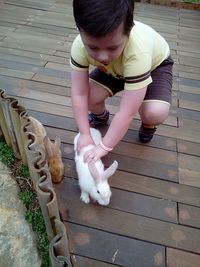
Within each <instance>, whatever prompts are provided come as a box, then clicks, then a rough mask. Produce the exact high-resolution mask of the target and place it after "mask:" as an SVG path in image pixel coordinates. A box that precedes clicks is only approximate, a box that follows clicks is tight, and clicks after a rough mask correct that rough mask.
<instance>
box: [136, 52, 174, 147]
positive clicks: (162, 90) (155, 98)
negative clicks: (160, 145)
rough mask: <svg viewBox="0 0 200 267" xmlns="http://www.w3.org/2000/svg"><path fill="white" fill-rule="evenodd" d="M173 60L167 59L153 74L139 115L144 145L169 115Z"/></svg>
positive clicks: (141, 139) (140, 135)
mask: <svg viewBox="0 0 200 267" xmlns="http://www.w3.org/2000/svg"><path fill="white" fill-rule="evenodd" d="M173 63H174V62H173V60H172V59H171V57H169V58H167V59H166V60H165V61H163V62H162V63H161V65H160V66H158V67H157V68H156V69H155V70H154V71H153V72H152V73H151V76H152V80H153V81H152V83H151V84H150V85H149V86H148V88H147V92H146V95H145V99H144V102H143V103H142V105H141V107H140V109H139V113H140V117H141V120H142V125H141V127H140V130H139V138H140V141H141V142H143V143H147V142H149V141H151V139H152V138H153V135H154V133H155V131H156V127H155V126H157V125H159V124H161V123H163V122H164V120H165V119H166V118H167V116H168V114H169V109H170V103H171V94H172V80H173V75H172V67H173Z"/></svg>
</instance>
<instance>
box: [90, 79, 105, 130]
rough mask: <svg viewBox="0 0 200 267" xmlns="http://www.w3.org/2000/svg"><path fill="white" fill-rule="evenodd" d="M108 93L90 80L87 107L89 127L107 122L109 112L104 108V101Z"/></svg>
mask: <svg viewBox="0 0 200 267" xmlns="http://www.w3.org/2000/svg"><path fill="white" fill-rule="evenodd" d="M108 96H109V92H108V91H107V90H106V89H105V88H104V87H103V86H102V85H100V84H97V83H96V82H94V81H92V80H90V92H89V99H88V106H89V110H90V113H89V114H88V120H89V123H90V126H91V127H97V126H98V125H101V124H105V123H106V122H107V121H108V120H109V115H110V114H109V111H108V110H106V107H105V99H106V98H107V97H108Z"/></svg>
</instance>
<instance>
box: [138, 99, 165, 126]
mask: <svg viewBox="0 0 200 267" xmlns="http://www.w3.org/2000/svg"><path fill="white" fill-rule="evenodd" d="M169 108H170V105H167V104H165V103H164V104H157V103H155V105H153V103H151V105H146V106H144V107H143V108H141V109H140V116H141V120H142V121H143V123H145V124H149V125H151V124H153V125H158V124H161V123H162V122H163V121H164V120H165V119H166V118H167V116H168V114H169Z"/></svg>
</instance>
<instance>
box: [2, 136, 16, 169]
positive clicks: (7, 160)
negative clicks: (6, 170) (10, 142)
mask: <svg viewBox="0 0 200 267" xmlns="http://www.w3.org/2000/svg"><path fill="white" fill-rule="evenodd" d="M0 160H1V162H3V163H4V164H5V165H6V166H8V167H10V166H11V165H12V164H13V163H14V161H15V157H14V154H13V150H12V148H11V147H9V146H7V145H6V143H5V141H4V140H3V139H0Z"/></svg>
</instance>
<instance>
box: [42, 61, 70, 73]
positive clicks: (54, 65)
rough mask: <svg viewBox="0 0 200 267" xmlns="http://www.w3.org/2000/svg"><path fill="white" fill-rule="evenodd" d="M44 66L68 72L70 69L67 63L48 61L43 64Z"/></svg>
mask: <svg viewBox="0 0 200 267" xmlns="http://www.w3.org/2000/svg"><path fill="white" fill-rule="evenodd" d="M45 68H48V69H54V70H61V71H68V72H70V71H71V67H70V66H69V65H66V64H60V63H54V62H48V63H47V64H46V65H45Z"/></svg>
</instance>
